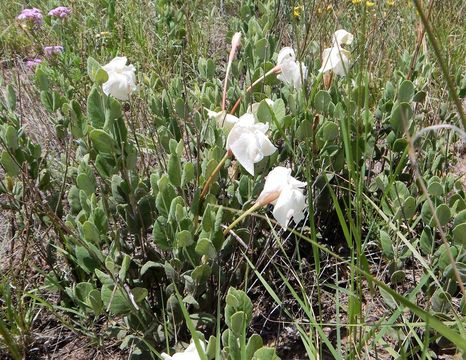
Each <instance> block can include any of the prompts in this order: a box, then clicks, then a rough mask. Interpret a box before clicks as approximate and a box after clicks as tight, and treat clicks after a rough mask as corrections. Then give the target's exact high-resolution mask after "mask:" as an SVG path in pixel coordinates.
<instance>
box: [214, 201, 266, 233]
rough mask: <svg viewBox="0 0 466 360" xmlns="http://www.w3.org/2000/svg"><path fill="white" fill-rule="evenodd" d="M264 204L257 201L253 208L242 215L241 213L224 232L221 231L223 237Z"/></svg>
mask: <svg viewBox="0 0 466 360" xmlns="http://www.w3.org/2000/svg"><path fill="white" fill-rule="evenodd" d="M264 205H265V204H264V202H263V201H258V202H256V203H255V204H254V205H253V206H251V207H250V208H249V209H248V210H246V211H245V212H244V213H242V214H241V215H240V216H239V217H238V218H237V219H236V220H235V221H233V222H232V223H231V224H230V226H228V227H227V228H226V229H225V230H224V231H223V235H224V236H226V235H227V234H228V233H229V232H230V230H231V229H233V228H234V227H235V226H236V225H238V224H239V223H240V222H241V221H242V220H243V219H244V218H245V217H247V216H249V215H250V214H252V213H253V212H254V211H256V210H257V209H259V208H261V207H262V206H264Z"/></svg>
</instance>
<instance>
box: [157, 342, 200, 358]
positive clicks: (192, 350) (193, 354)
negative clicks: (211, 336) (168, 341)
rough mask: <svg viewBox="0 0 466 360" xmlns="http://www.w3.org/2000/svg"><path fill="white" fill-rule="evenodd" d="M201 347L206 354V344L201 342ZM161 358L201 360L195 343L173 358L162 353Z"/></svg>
mask: <svg viewBox="0 0 466 360" xmlns="http://www.w3.org/2000/svg"><path fill="white" fill-rule="evenodd" d="M200 346H201V348H202V351H203V352H205V344H204V342H203V341H201V342H200ZM160 356H161V357H162V359H163V360H201V357H200V356H199V352H198V351H197V349H196V344H195V343H194V342H192V343H191V344H190V345H189V346H188V347H187V348H186V350H185V351H183V352H177V353H175V354H173V355H171V356H170V355H168V354H167V353H161V354H160Z"/></svg>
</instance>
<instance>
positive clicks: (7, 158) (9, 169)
mask: <svg viewBox="0 0 466 360" xmlns="http://www.w3.org/2000/svg"><path fill="white" fill-rule="evenodd" d="M0 160H1V162H2V165H3V167H4V168H5V171H6V173H7V174H8V175H10V176H17V175H19V174H20V173H21V168H20V167H19V166H18V164H17V163H16V161H14V159H13V158H12V157H11V155H10V154H9V153H8V152H7V151H6V150H4V151H3V152H2V157H1V159H0Z"/></svg>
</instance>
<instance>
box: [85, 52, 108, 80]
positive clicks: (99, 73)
mask: <svg viewBox="0 0 466 360" xmlns="http://www.w3.org/2000/svg"><path fill="white" fill-rule="evenodd" d="M87 74H88V75H89V78H90V79H91V80H92V82H95V83H97V84H99V85H101V84H103V83H104V82H106V81H107V80H108V74H107V72H106V71H105V70H104V69H103V68H102V66H101V65H100V64H99V63H98V62H97V60H95V59H94V58H93V57H90V56H89V57H88V58H87Z"/></svg>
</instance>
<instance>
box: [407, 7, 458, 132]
mask: <svg viewBox="0 0 466 360" xmlns="http://www.w3.org/2000/svg"><path fill="white" fill-rule="evenodd" d="M431 1H433V0H431ZM413 2H414V6H415V7H416V10H417V12H418V14H419V16H420V17H421V21H422V24H423V25H424V28H425V30H426V33H427V36H428V37H429V40H430V43H431V44H432V48H433V49H434V53H435V56H436V57H437V60H438V62H439V65H440V68H441V70H442V73H443V76H444V77H445V80H446V82H447V86H448V90H449V93H450V96H451V97H452V98H453V101H454V102H455V106H456V110H457V111H458V114H459V116H460V118H461V122H462V123H463V128H464V129H466V115H465V114H464V110H463V106H462V104H461V100H460V98H459V96H458V93H457V92H456V88H455V84H454V83H453V80H452V79H451V77H450V74H449V72H448V67H447V64H446V62H445V60H444V59H443V57H442V51H441V50H440V46H439V44H438V42H437V39H436V38H435V34H434V30H433V29H432V27H431V26H430V22H429V20H428V19H427V16H426V14H425V12H424V9H423V8H422V6H421V4H420V2H419V0H413Z"/></svg>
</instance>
